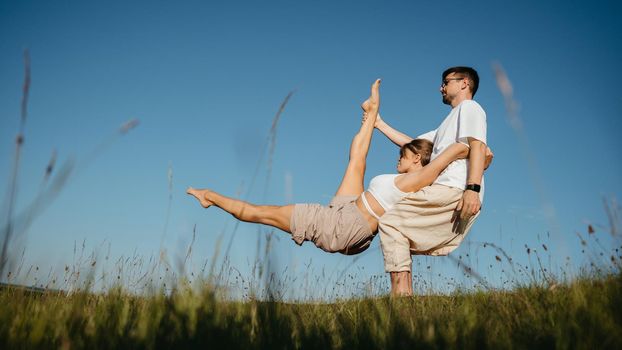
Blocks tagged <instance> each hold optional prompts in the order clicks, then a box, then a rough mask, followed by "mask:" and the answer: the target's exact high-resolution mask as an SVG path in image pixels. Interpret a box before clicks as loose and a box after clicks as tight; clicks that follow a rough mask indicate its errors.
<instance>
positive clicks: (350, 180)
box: [335, 79, 380, 196]
mask: <svg viewBox="0 0 622 350" xmlns="http://www.w3.org/2000/svg"><path fill="white" fill-rule="evenodd" d="M379 88H380V79H378V80H376V81H375V82H374V83H373V84H372V86H371V95H370V97H369V98H368V99H367V100H366V101H365V102H363V104H362V105H361V108H363V123H362V125H361V129H360V130H359V132H358V133H357V134H356V135H354V138H353V139H352V144H351V145H350V160H349V162H348V167H347V168H346V172H345V174H344V175H343V179H342V180H341V184H340V185H339V188H338V189H337V193H336V194H335V195H336V196H340V195H356V196H358V195H360V194H361V193H363V191H364V190H365V186H364V183H363V180H364V177H365V166H366V162H367V153H368V151H369V145H370V143H371V137H372V135H373V133H374V124H375V123H376V118H377V117H378V109H379V108H380V92H379Z"/></svg>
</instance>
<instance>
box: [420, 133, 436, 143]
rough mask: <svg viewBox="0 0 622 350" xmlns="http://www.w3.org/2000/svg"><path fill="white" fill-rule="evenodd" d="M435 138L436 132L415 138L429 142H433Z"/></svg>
mask: <svg viewBox="0 0 622 350" xmlns="http://www.w3.org/2000/svg"><path fill="white" fill-rule="evenodd" d="M435 137H436V130H432V131H428V132H426V133H425V134H421V135H419V136H417V138H418V139H424V140H428V141H430V142H434V138H435Z"/></svg>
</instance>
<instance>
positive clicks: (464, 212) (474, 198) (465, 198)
mask: <svg viewBox="0 0 622 350" xmlns="http://www.w3.org/2000/svg"><path fill="white" fill-rule="evenodd" d="M481 207H482V203H481V202H480V201H479V194H478V193H477V192H475V191H471V190H466V191H464V193H463V194H462V198H461V199H460V201H459V202H458V206H456V215H454V218H453V220H455V219H457V218H458V216H459V217H460V220H463V221H465V222H467V221H468V220H469V219H470V218H471V216H473V215H475V214H477V213H479V210H480V209H481Z"/></svg>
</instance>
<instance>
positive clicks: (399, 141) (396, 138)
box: [374, 114, 413, 147]
mask: <svg viewBox="0 0 622 350" xmlns="http://www.w3.org/2000/svg"><path fill="white" fill-rule="evenodd" d="M374 126H375V127H376V129H378V130H380V132H382V133H383V134H384V136H386V137H387V138H388V139H389V140H391V142H393V143H394V144H396V145H398V146H399V147H402V146H403V145H405V144H407V143H409V142H410V141H412V140H413V138H412V137H410V136H408V135H406V134H404V133H403V132H401V131H398V130H395V129H393V128H392V127H391V126H390V125H389V124H387V123H386V122H385V121H384V120H382V118H381V117H380V114H378V116H377V117H376V124H375V125H374Z"/></svg>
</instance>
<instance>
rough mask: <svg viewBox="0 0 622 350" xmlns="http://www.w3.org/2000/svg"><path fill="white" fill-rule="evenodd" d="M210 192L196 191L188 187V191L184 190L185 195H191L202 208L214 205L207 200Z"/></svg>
mask: <svg viewBox="0 0 622 350" xmlns="http://www.w3.org/2000/svg"><path fill="white" fill-rule="evenodd" d="M210 192H211V191H210V190H198V189H195V188H192V187H188V189H187V190H186V193H187V194H189V195H192V196H194V197H195V198H196V199H198V200H199V202H200V203H201V206H203V208H209V207H210V206H211V205H212V204H214V203H213V202H211V201H210V200H208V199H207V197H208V195H209V194H210Z"/></svg>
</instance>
